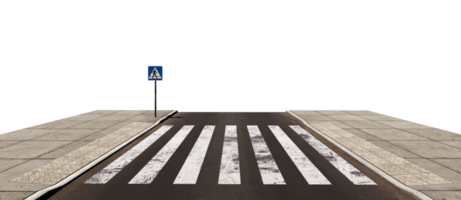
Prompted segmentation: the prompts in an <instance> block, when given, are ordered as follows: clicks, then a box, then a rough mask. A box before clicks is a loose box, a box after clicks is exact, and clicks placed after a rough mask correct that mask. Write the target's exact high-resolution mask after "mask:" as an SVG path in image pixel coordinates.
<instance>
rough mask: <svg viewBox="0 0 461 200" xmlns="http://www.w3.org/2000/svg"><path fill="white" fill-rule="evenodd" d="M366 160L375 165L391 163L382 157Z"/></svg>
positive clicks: (380, 165)
mask: <svg viewBox="0 0 461 200" xmlns="http://www.w3.org/2000/svg"><path fill="white" fill-rule="evenodd" d="M367 161H368V162H370V163H371V164H373V165H375V166H377V167H383V166H389V165H393V164H392V163H391V162H389V161H387V160H384V159H382V158H375V159H368V160H367Z"/></svg>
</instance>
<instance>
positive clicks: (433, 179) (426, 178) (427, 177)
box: [413, 173, 451, 184]
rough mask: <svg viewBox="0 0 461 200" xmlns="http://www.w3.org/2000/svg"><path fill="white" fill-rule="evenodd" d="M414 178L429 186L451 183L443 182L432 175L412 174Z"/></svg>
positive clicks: (442, 179)
mask: <svg viewBox="0 0 461 200" xmlns="http://www.w3.org/2000/svg"><path fill="white" fill-rule="evenodd" d="M413 175H415V176H416V177H418V178H420V179H421V180H423V181H425V182H427V183H429V184H442V183H451V182H450V181H447V180H445V179H444V178H442V177H440V176H437V175H435V174H432V173H424V174H413Z"/></svg>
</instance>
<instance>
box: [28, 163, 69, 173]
mask: <svg viewBox="0 0 461 200" xmlns="http://www.w3.org/2000/svg"><path fill="white" fill-rule="evenodd" d="M62 165H63V164H62V163H55V162H49V163H47V164H45V165H42V166H40V167H39V168H37V169H34V171H37V172H45V173H49V172H53V171H56V169H58V168H60V167H62Z"/></svg>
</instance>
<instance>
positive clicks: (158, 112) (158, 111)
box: [141, 110, 173, 117]
mask: <svg viewBox="0 0 461 200" xmlns="http://www.w3.org/2000/svg"><path fill="white" fill-rule="evenodd" d="M171 112H173V110H157V117H158V116H165V115H167V114H169V113H171ZM141 114H142V115H154V114H155V111H154V110H148V111H146V112H143V113H141Z"/></svg>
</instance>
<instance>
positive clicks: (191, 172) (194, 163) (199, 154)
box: [173, 125, 215, 184]
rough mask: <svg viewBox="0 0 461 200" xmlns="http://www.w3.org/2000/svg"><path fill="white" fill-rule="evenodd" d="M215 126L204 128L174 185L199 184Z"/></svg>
mask: <svg viewBox="0 0 461 200" xmlns="http://www.w3.org/2000/svg"><path fill="white" fill-rule="evenodd" d="M214 128H215V126H214V125H208V126H205V128H203V130H202V133H200V136H199V138H198V139H197V142H195V145H194V147H193V148H192V151H191V152H190V154H189V156H188V157H187V159H186V162H184V165H183V166H182V168H181V171H179V174H178V176H177V177H176V180H175V181H174V183H173V184H195V183H197V178H198V174H199V172H200V169H201V168H202V163H203V160H204V159H205V154H206V151H207V149H208V146H209V145H210V141H211V136H213V131H214Z"/></svg>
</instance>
